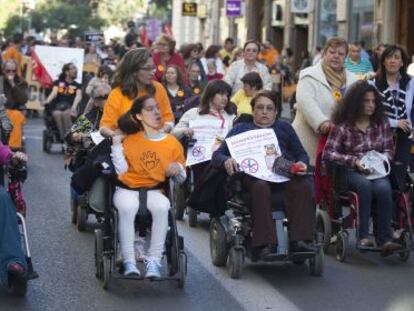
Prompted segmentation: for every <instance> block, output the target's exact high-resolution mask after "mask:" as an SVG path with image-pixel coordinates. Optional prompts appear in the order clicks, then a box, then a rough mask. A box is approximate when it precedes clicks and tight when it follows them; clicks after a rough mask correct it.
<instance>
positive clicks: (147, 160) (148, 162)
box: [140, 151, 160, 170]
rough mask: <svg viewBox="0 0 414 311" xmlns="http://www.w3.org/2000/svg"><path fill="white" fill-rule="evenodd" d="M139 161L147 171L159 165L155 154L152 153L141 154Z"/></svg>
mask: <svg viewBox="0 0 414 311" xmlns="http://www.w3.org/2000/svg"><path fill="white" fill-rule="evenodd" d="M140 160H141V162H142V164H143V165H144V166H145V168H146V169H147V170H153V169H154V168H156V167H157V166H158V165H159V164H160V159H158V158H157V154H156V153H155V152H152V151H146V152H143V153H142V155H141V158H140Z"/></svg>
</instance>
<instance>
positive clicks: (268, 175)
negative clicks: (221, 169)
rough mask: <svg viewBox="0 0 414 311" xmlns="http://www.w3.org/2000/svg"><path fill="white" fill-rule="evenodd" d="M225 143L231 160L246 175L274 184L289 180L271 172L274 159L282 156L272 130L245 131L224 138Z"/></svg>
mask: <svg viewBox="0 0 414 311" xmlns="http://www.w3.org/2000/svg"><path fill="white" fill-rule="evenodd" d="M226 143H227V147H228V148H229V151H230V154H231V156H232V158H233V159H235V160H236V162H237V163H238V164H239V166H240V169H241V170H242V171H244V172H245V173H246V174H248V175H251V176H253V177H256V178H259V179H263V180H266V181H270V182H275V183H281V182H285V181H288V180H289V178H287V177H284V176H280V175H277V174H275V173H273V171H272V167H273V163H274V162H275V159H276V158H278V157H280V156H281V155H282V153H281V151H280V147H279V142H278V141H277V137H276V134H275V132H274V131H273V129H259V130H252V131H247V132H244V133H241V134H238V135H236V136H232V137H229V138H226Z"/></svg>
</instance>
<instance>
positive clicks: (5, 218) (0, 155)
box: [0, 143, 27, 286]
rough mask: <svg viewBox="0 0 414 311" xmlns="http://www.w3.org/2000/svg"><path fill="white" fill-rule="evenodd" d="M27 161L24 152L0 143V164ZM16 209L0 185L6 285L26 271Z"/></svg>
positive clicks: (0, 264)
mask: <svg viewBox="0 0 414 311" xmlns="http://www.w3.org/2000/svg"><path fill="white" fill-rule="evenodd" d="M19 161H27V157H26V155H25V154H24V153H21V152H16V153H13V152H12V151H11V150H10V149H9V147H7V146H5V145H3V144H2V143H0V165H8V164H13V163H16V162H19ZM20 243H21V242H20V231H19V228H18V225H17V216H16V209H15V207H14V204H13V202H12V200H11V198H10V195H9V193H8V192H7V191H6V189H5V188H4V187H2V186H0V283H2V284H4V285H6V286H7V285H8V284H9V282H11V281H12V279H11V278H22V277H24V276H25V274H26V271H27V263H26V259H25V255H24V253H23V251H22V247H21V244H20Z"/></svg>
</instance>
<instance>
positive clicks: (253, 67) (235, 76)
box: [224, 40, 272, 94]
mask: <svg viewBox="0 0 414 311" xmlns="http://www.w3.org/2000/svg"><path fill="white" fill-rule="evenodd" d="M259 52H260V45H259V44H258V43H257V42H256V41H252V40H250V41H247V42H246V43H245V44H244V47H243V59H242V60H238V61H235V62H233V63H232V64H231V65H230V67H229V69H228V71H227V73H226V75H225V76H224V81H226V82H227V83H228V84H229V85H230V86H231V87H232V89H233V94H235V93H236V92H237V91H238V90H240V89H241V88H243V82H242V81H241V78H243V77H244V75H245V74H246V73H248V72H252V71H256V72H258V73H259V74H260V77H261V78H262V80H263V89H264V90H271V89H272V81H271V80H270V75H269V70H268V69H267V67H266V66H265V65H263V64H261V63H259V62H258V61H257V54H258V53H259Z"/></svg>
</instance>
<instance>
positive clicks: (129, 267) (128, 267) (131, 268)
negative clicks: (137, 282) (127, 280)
mask: <svg viewBox="0 0 414 311" xmlns="http://www.w3.org/2000/svg"><path fill="white" fill-rule="evenodd" d="M124 275H125V276H128V275H135V276H141V272H139V270H138V268H137V265H136V264H135V262H131V261H125V262H124Z"/></svg>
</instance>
